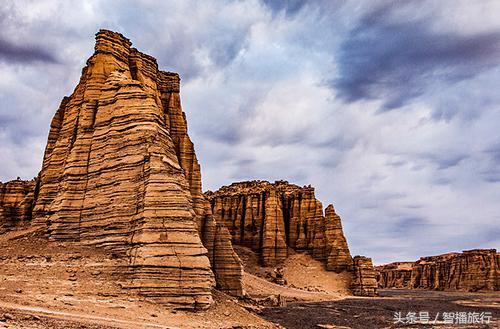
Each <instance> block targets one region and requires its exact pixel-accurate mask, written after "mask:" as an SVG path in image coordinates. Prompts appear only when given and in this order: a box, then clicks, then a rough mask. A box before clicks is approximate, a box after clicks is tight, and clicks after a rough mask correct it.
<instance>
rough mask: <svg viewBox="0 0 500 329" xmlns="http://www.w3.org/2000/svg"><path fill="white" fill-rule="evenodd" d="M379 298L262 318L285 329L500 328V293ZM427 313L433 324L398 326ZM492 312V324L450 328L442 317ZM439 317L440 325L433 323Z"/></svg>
mask: <svg viewBox="0 0 500 329" xmlns="http://www.w3.org/2000/svg"><path fill="white" fill-rule="evenodd" d="M379 294H380V297H370V298H366V297H364V298H360V297H348V298H345V299H341V300H337V301H328V302H317V303H303V302H297V303H290V304H289V305H288V306H287V307H281V308H279V307H275V308H268V309H266V310H264V311H263V312H262V314H261V315H262V317H264V318H265V319H267V320H269V321H273V322H278V323H279V324H281V325H283V326H284V327H286V328H290V329H299V328H311V329H312V328H359V329H364V328H366V329H369V328H373V329H378V328H401V327H404V328H443V329H444V328H499V324H500V319H499V317H500V296H499V295H498V293H491V292H490V293H464V292H442V291H439V292H438V291H426V290H397V289H393V290H380V291H379ZM397 312H401V314H402V318H405V317H406V315H407V314H408V312H416V313H417V314H419V312H428V313H429V316H430V320H429V322H430V323H431V324H423V323H418V322H417V323H414V324H402V323H395V313H397ZM456 312H459V313H460V312H466V314H471V313H473V312H477V313H479V314H480V313H481V312H491V320H490V323H489V324H486V323H484V324H474V325H471V324H466V323H465V324H458V323H457V322H455V323H454V324H447V323H445V321H444V319H443V313H454V314H456ZM436 316H437V317H438V318H437V321H436V322H435V323H433V321H434V320H435V318H436Z"/></svg>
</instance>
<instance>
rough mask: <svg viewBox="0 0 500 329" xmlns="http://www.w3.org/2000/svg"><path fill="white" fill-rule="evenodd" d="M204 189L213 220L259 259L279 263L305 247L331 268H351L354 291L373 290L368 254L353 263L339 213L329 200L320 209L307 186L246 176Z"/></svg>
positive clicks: (309, 187) (338, 270) (337, 270)
mask: <svg viewBox="0 0 500 329" xmlns="http://www.w3.org/2000/svg"><path fill="white" fill-rule="evenodd" d="M205 195H206V196H207V198H208V199H209V200H210V203H211V206H212V212H213V214H214V217H215V219H216V220H217V222H218V223H220V224H223V225H225V226H226V227H227V228H228V229H229V232H230V234H231V239H232V242H233V244H237V245H241V246H244V247H248V248H251V249H252V250H253V251H255V252H256V253H257V254H258V255H259V256H260V261H261V263H262V265H264V266H278V265H279V264H281V263H282V262H283V261H284V260H285V259H286V258H287V257H288V256H289V254H290V250H296V251H305V252H309V253H310V254H311V255H312V256H313V257H314V258H316V259H318V260H320V261H322V262H323V263H324V264H325V268H326V269H327V270H329V271H335V272H337V273H340V272H344V271H350V272H352V274H353V281H354V282H355V285H354V286H353V291H354V292H355V293H356V294H358V293H359V294H360V295H366V296H371V295H374V294H376V288H377V287H376V281H375V276H374V275H375V274H374V272H373V266H372V265H371V260H370V261H369V263H367V262H363V261H362V260H364V259H365V258H362V260H360V261H359V262H358V263H356V264H357V265H356V264H354V263H353V259H352V257H351V255H350V252H349V247H348V245H347V240H346V238H345V236H344V233H343V231H342V224H341V220H340V217H339V216H338V215H337V214H336V213H335V209H334V208H333V206H332V205H329V206H328V207H327V208H326V209H325V213H324V214H323V206H322V204H321V202H320V201H318V200H317V199H316V198H315V196H314V188H312V187H311V186H304V187H299V186H297V185H293V184H289V183H288V182H286V181H276V182H274V183H269V182H267V181H250V182H239V183H233V184H231V185H229V186H224V187H222V188H220V189H219V190H217V191H215V192H211V191H208V192H206V193H205ZM368 260H369V259H368ZM355 266H359V268H358V267H355ZM370 268H371V270H372V272H369V270H370ZM360 273H362V274H363V275H362V276H360ZM373 285H375V286H373Z"/></svg>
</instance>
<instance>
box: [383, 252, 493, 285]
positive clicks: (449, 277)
mask: <svg viewBox="0 0 500 329" xmlns="http://www.w3.org/2000/svg"><path fill="white" fill-rule="evenodd" d="M400 264H403V263H400ZM404 264H408V263H404ZM410 268H411V269H410V270H408V266H405V267H404V268H402V267H401V266H394V265H393V264H389V265H385V266H379V267H377V270H378V272H379V274H378V284H379V287H381V288H410V289H432V290H460V291H496V290H500V254H499V253H497V252H496V250H495V249H474V250H466V251H463V252H462V253H448V254H443V255H439V256H430V257H422V258H420V259H419V260H418V261H416V262H414V263H411V266H410Z"/></svg>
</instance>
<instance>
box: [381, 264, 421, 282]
mask: <svg viewBox="0 0 500 329" xmlns="http://www.w3.org/2000/svg"><path fill="white" fill-rule="evenodd" d="M412 267H413V262H394V263H390V264H386V265H381V266H377V267H375V270H376V271H377V281H378V286H379V287H380V288H409V287H410V281H411V270H412Z"/></svg>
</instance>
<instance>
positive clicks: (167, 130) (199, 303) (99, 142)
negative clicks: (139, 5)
mask: <svg viewBox="0 0 500 329" xmlns="http://www.w3.org/2000/svg"><path fill="white" fill-rule="evenodd" d="M179 91H180V79H179V76H178V74H176V73H171V72H163V71H159V70H158V65H157V63H156V60H155V59H154V58H153V57H151V56H148V55H146V54H143V53H141V52H139V51H138V50H137V49H135V48H132V47H131V42H130V41H129V40H128V39H127V38H125V37H124V36H122V35H121V34H119V33H115V32H111V31H107V30H100V31H99V32H98V33H97V34H96V44H95V53H94V54H93V55H92V56H91V57H90V58H89V59H88V61H87V65H86V67H85V68H84V69H83V71H82V76H81V78H80V82H79V83H78V85H77V87H76V89H75V90H74V92H73V94H72V95H71V96H69V97H65V98H64V99H63V101H62V102H61V105H60V107H59V109H58V110H57V112H56V114H55V116H54V118H53V119H52V123H51V126H50V132H49V137H48V142H47V146H46V149H45V155H44V159H43V166H42V170H41V172H40V174H39V177H38V182H37V187H36V191H35V197H34V199H35V201H34V206H33V213H32V223H33V225H38V226H41V227H43V228H44V229H45V230H46V236H47V237H48V238H49V239H51V240H57V241H78V242H79V243H81V244H84V245H91V246H95V247H101V248H105V249H107V250H109V252H110V253H112V254H113V255H116V257H121V258H125V259H127V260H128V261H127V264H126V265H125V266H124V267H123V268H121V269H119V270H120V271H122V273H123V276H124V277H125V278H126V280H124V282H123V287H124V288H127V289H132V290H135V291H137V292H138V293H139V294H141V295H144V296H148V297H151V298H155V299H156V300H158V301H160V302H164V303H168V304H174V305H176V306H179V307H188V308H191V307H196V308H205V307H207V306H208V305H210V303H211V302H212V296H211V288H212V287H213V286H214V284H216V285H217V286H218V287H219V288H220V289H221V290H223V291H226V292H229V293H231V294H233V295H241V294H242V283H241V276H242V266H241V262H240V260H239V258H238V256H237V255H236V254H235V253H234V251H233V249H232V246H231V242H230V238H229V233H228V232H227V229H226V228H224V227H223V226H220V225H217V224H216V222H215V221H214V219H213V216H212V214H211V209H210V205H209V203H208V201H207V200H206V199H205V198H204V196H203V194H202V189H201V175H200V166H199V164H198V161H197V159H196V155H195V152H194V147H193V143H192V142H191V140H190V138H189V136H188V134H187V123H186V118H185V115H184V113H183V111H182V108H181V102H180V95H179ZM214 279H215V280H214Z"/></svg>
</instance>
